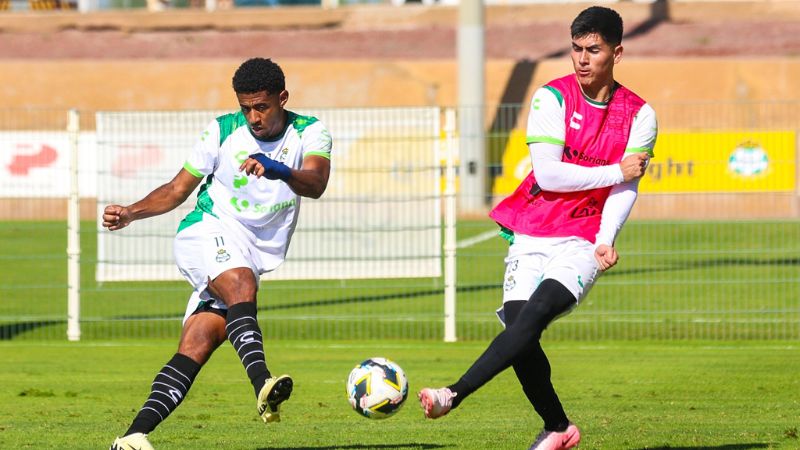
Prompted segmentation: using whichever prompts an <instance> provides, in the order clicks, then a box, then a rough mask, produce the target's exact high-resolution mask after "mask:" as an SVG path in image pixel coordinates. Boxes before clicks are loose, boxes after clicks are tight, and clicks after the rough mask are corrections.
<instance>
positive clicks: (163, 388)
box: [111, 313, 225, 449]
mask: <svg viewBox="0 0 800 450" xmlns="http://www.w3.org/2000/svg"><path fill="white" fill-rule="evenodd" d="M224 341H225V320H224V319H223V318H222V317H220V316H219V315H217V314H211V313H202V314H194V315H192V316H190V317H189V318H188V319H187V320H186V323H185V324H184V328H183V334H182V335H181V341H180V344H179V345H178V353H175V355H173V357H172V358H171V359H170V360H169V361H168V362H167V364H165V365H164V367H163V368H162V369H161V371H159V372H158V374H156V377H155V379H154V380H153V383H152V385H151V391H150V396H149V397H148V398H147V401H145V403H144V405H143V406H142V408H141V409H140V410H139V412H138V413H137V414H136V417H135V418H134V419H133V421H132V422H131V426H130V428H128V431H127V432H126V433H125V435H124V436H122V437H120V438H117V440H115V441H114V443H113V444H112V446H111V448H112V449H127V448H135V449H139V448H142V449H152V448H153V447H152V445H150V443H149V442H148V440H147V434H148V433H150V432H151V431H153V430H154V429H155V428H156V427H157V426H158V425H159V424H160V423H161V422H163V421H164V420H166V418H167V417H168V416H169V415H170V414H171V413H172V412H173V411H174V410H175V409H176V408H177V407H178V405H180V404H181V403H182V402H183V399H184V398H186V394H187V393H188V392H189V389H190V388H191V386H192V384H193V383H194V379H195V377H196V376H197V374H198V373H199V372H200V368H201V367H202V365H203V364H204V363H205V362H206V361H208V358H209V357H210V356H211V354H212V353H213V352H214V350H215V349H216V348H217V347H218V346H219V345H220V344H221V343H222V342H224ZM115 446H116V447H115Z"/></svg>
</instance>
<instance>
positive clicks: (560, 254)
mask: <svg viewBox="0 0 800 450" xmlns="http://www.w3.org/2000/svg"><path fill="white" fill-rule="evenodd" d="M599 271H600V270H599V268H598V266H597V260H596V259H595V257H594V244H592V243H591V242H589V241H587V240H586V239H581V238H576V237H569V238H561V237H559V238H551V237H533V236H527V235H524V234H515V235H514V243H513V244H512V245H511V246H510V247H509V249H508V256H507V257H506V273H505V275H504V277H503V303H505V302H507V301H513V300H528V299H530V297H531V295H533V292H534V291H535V290H536V288H537V287H539V284H540V283H541V282H542V280H545V279H547V278H550V279H553V280H556V281H558V282H559V283H561V284H563V285H564V286H565V287H566V288H567V289H568V290H569V291H570V292H572V295H574V296H575V298H576V299H577V302H576V304H577V303H580V302H581V300H582V299H583V298H584V297H586V294H587V293H589V289H591V288H592V285H593V284H594V282H595V280H596V279H597V276H598V274H599Z"/></svg>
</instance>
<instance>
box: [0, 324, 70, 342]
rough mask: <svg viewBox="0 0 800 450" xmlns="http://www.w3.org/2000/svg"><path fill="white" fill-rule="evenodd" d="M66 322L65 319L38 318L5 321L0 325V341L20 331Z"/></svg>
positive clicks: (12, 336)
mask: <svg viewBox="0 0 800 450" xmlns="http://www.w3.org/2000/svg"><path fill="white" fill-rule="evenodd" d="M66 322H67V321H66V320H38V321H31V322H14V323H5V324H2V325H0V341H10V340H11V339H14V338H15V337H17V336H18V335H20V334H22V333H26V332H28V331H33V330H36V329H38V328H41V327H49V326H50V325H56V324H60V323H66Z"/></svg>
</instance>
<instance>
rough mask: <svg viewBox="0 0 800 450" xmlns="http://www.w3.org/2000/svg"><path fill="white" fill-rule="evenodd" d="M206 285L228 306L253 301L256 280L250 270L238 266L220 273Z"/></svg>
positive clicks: (256, 288) (256, 289) (256, 284)
mask: <svg viewBox="0 0 800 450" xmlns="http://www.w3.org/2000/svg"><path fill="white" fill-rule="evenodd" d="M208 286H209V289H210V290H211V292H212V294H214V295H215V296H218V297H219V298H221V299H222V301H224V302H225V304H226V305H228V307H230V306H232V305H234V304H236V303H241V302H248V301H255V299H256V292H257V291H258V280H257V279H256V276H255V274H254V273H253V271H252V270H250V269H249V268H246V267H239V268H236V269H230V270H226V271H225V272H223V273H221V274H220V275H219V276H218V277H217V278H215V279H214V280H212V281H211V282H210V283H209V285H208Z"/></svg>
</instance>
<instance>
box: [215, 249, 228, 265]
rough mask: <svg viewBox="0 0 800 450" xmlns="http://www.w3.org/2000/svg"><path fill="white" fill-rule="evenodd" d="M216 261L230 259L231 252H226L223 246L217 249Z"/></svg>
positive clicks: (220, 261)
mask: <svg viewBox="0 0 800 450" xmlns="http://www.w3.org/2000/svg"><path fill="white" fill-rule="evenodd" d="M216 259H217V262H218V263H224V262H225V261H227V260H229V259H231V254H230V253H228V251H227V250H225V249H224V248H220V249H217V258H216Z"/></svg>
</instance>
